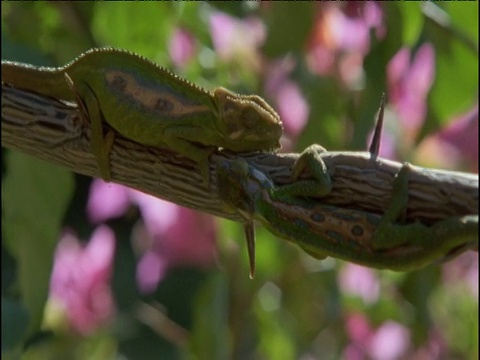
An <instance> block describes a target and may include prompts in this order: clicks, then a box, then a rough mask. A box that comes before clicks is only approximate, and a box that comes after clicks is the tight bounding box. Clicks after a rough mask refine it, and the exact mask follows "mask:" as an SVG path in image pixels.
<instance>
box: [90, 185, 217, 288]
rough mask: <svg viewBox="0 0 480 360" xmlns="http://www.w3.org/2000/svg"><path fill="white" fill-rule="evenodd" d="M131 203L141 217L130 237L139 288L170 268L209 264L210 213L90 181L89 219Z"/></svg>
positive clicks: (106, 215) (212, 247)
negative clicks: (137, 253)
mask: <svg viewBox="0 0 480 360" xmlns="http://www.w3.org/2000/svg"><path fill="white" fill-rule="evenodd" d="M130 204H133V205H136V206H138V207H139V209H140V212H141V215H142V220H143V223H141V226H139V227H137V228H136V230H137V231H136V232H134V236H133V237H134V239H133V240H134V244H135V245H136V247H137V248H139V250H140V253H141V255H140V260H139V263H138V268H137V280H138V286H139V288H140V289H141V291H143V292H150V291H153V290H154V289H155V287H156V286H157V284H158V282H159V281H161V280H162V279H163V277H164V276H165V274H166V272H167V270H168V269H169V268H172V267H176V266H196V267H200V268H205V267H208V266H211V265H212V263H213V259H214V257H215V249H216V248H215V244H216V237H215V235H216V233H215V223H214V220H213V218H212V217H211V216H209V215H204V214H201V213H198V212H196V211H193V210H189V209H186V208H183V207H180V206H177V205H175V204H172V203H169V202H167V201H164V200H160V199H157V198H155V197H153V196H151V195H147V194H144V193H142V192H139V191H136V190H133V189H129V188H126V187H123V186H120V185H112V184H107V183H105V182H104V181H102V180H95V181H94V183H93V184H92V188H91V191H90V196H89V200H88V204H87V209H88V214H89V217H90V219H92V220H93V221H95V222H98V221H105V220H107V219H109V218H113V217H118V216H120V215H122V211H123V212H125V211H126V210H127V209H128V207H129V206H130ZM142 230H144V231H142Z"/></svg>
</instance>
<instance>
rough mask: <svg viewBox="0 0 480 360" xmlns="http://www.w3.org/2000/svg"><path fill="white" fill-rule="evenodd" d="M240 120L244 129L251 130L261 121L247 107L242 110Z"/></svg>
mask: <svg viewBox="0 0 480 360" xmlns="http://www.w3.org/2000/svg"><path fill="white" fill-rule="evenodd" d="M241 120H242V122H243V125H244V126H245V128H246V129H253V128H254V127H255V126H256V125H258V124H259V123H260V122H261V120H262V119H261V116H260V114H259V113H258V112H257V111H256V110H255V109H254V108H252V107H250V106H248V107H246V108H244V109H243V110H242V115H241Z"/></svg>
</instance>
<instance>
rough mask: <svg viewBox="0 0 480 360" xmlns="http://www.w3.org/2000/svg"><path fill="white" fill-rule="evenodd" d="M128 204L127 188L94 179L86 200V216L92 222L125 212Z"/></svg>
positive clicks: (100, 221)
mask: <svg viewBox="0 0 480 360" xmlns="http://www.w3.org/2000/svg"><path fill="white" fill-rule="evenodd" d="M129 206H130V199H129V195H128V188H126V187H125V186H122V185H118V184H114V183H108V184H107V183H106V182H105V181H103V180H101V179H94V180H93V181H92V183H91V185H90V194H89V195H88V201H87V216H88V218H89V220H90V221H91V222H92V223H94V224H99V223H102V222H104V221H106V220H108V219H111V218H117V217H120V216H122V215H123V214H125V212H126V211H127V210H128V207H129Z"/></svg>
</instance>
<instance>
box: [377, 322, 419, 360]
mask: <svg viewBox="0 0 480 360" xmlns="http://www.w3.org/2000/svg"><path fill="white" fill-rule="evenodd" d="M409 347H410V333H409V331H408V329H407V328H406V327H405V326H403V325H400V324H398V323H396V322H394V321H387V322H386V323H384V324H383V325H382V326H381V327H380V328H379V329H378V330H377V331H376V333H375V335H374V337H373V338H372V339H371V342H370V351H369V353H370V355H371V357H372V359H378V360H395V359H401V358H402V357H403V356H404V355H405V354H406V353H407V351H408V349H409Z"/></svg>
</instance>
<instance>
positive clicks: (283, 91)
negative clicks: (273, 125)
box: [276, 81, 310, 137]
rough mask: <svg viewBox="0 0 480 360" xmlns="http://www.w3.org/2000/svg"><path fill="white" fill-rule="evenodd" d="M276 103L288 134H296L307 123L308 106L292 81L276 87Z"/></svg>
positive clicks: (294, 135)
mask: <svg viewBox="0 0 480 360" xmlns="http://www.w3.org/2000/svg"><path fill="white" fill-rule="evenodd" d="M276 103H277V104H278V105H277V108H278V112H279V114H280V118H281V119H282V121H283V124H284V126H285V130H286V131H287V132H288V133H289V135H291V136H293V137H296V136H298V135H299V134H300V133H301V132H302V130H303V128H304V127H305V125H306V124H307V120H308V115H309V112H310V109H309V106H308V104H307V102H306V101H305V98H304V97H303V95H302V94H301V92H300V89H299V87H298V85H297V84H296V83H294V82H293V81H285V82H284V83H283V84H282V86H281V87H280V88H279V89H278V93H277V94H276Z"/></svg>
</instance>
